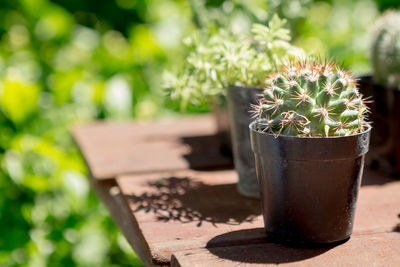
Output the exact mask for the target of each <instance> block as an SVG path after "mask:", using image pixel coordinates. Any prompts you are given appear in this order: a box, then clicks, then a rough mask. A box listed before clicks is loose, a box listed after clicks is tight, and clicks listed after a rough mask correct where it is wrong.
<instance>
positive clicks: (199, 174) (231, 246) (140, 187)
mask: <svg viewBox="0 0 400 267" xmlns="http://www.w3.org/2000/svg"><path fill="white" fill-rule="evenodd" d="M215 131H216V129H215V126H214V122H213V120H212V118H211V117H209V116H198V117H184V118H180V119H175V120H163V121H157V122H152V123H146V124H140V123H137V122H132V123H110V122H109V123H106V122H96V123H93V124H90V125H83V126H78V127H76V128H75V130H74V132H73V133H74V137H75V139H76V141H77V143H78V145H79V147H80V149H81V151H82V154H83V156H84V157H85V159H86V161H87V164H88V166H89V169H90V172H91V181H92V184H93V187H94V188H95V190H96V192H97V194H98V196H99V198H100V199H101V200H102V202H103V203H104V204H105V205H106V206H107V208H108V209H109V211H110V213H111V216H112V218H113V219H114V221H115V222H116V223H117V225H118V226H119V227H120V228H121V230H122V231H123V233H124V235H125V236H126V238H127V240H128V241H129V243H130V244H131V246H132V248H133V249H134V250H135V252H136V254H137V255H138V256H139V257H140V259H141V260H142V262H143V264H144V265H146V266H169V265H172V266H233V265H243V266H248V265H249V266H250V265H251V266H266V265H269V264H271V265H275V264H283V263H285V264H289V265H293V266H320V265H330V266H332V265H333V266H371V265H374V266H400V233H399V232H400V217H399V216H400V180H395V179H393V178H391V177H388V176H385V175H382V174H380V173H377V172H375V171H372V170H365V172H364V177H363V184H362V187H361V190H360V194H359V200H358V204H357V213H356V219H355V225H354V232H353V235H352V237H351V238H350V240H349V241H347V242H345V243H343V244H341V245H337V246H334V247H321V248H292V247H287V246H283V245H280V244H276V243H272V242H269V241H268V238H267V237H266V235H265V233H264V230H263V220H262V217H261V210H260V203H259V201H258V200H254V199H249V198H245V197H242V196H241V195H239V194H238V193H237V191H236V184H235V183H236V181H237V174H236V172H235V171H234V170H233V169H232V160H231V158H230V157H229V156H227V155H224V154H223V153H221V151H220V149H219V141H218V138H217V136H216V135H215V134H214V133H215Z"/></svg>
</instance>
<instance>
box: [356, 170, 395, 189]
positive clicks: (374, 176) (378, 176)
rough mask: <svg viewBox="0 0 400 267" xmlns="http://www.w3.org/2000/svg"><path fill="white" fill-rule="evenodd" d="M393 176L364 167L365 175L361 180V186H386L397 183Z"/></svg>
mask: <svg viewBox="0 0 400 267" xmlns="http://www.w3.org/2000/svg"><path fill="white" fill-rule="evenodd" d="M397 181H398V180H396V179H394V178H393V177H392V176H389V175H387V174H384V173H381V172H380V171H377V170H371V169H370V168H366V167H364V174H363V177H362V180H361V186H370V185H385V184H387V183H392V182H397Z"/></svg>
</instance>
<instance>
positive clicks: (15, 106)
mask: <svg viewBox="0 0 400 267" xmlns="http://www.w3.org/2000/svg"><path fill="white" fill-rule="evenodd" d="M398 5H399V3H398V1H397V0H392V1H390V0H331V1H317V0H270V1H261V0H225V1H222V0H216V1H205V0H192V1H189V0H186V1H185V0H175V1H173V0H147V1H145V0H108V1H98V0H53V1H50V0H1V1H0V151H1V152H0V153H1V154H0V162H1V166H0V167H1V172H0V175H1V177H0V211H1V212H0V266H34V267H41V266H141V263H140V261H139V259H138V258H137V257H136V256H135V254H134V252H133V251H132V250H131V248H130V246H129V245H128V243H127V241H126V240H125V238H124V237H123V235H122V234H121V233H120V232H119V230H118V229H117V227H116V226H115V225H114V223H113V222H112V220H111V219H110V217H109V215H108V212H107V211H106V209H105V208H104V207H103V206H102V205H101V204H100V203H99V202H98V200H97V198H96V197H95V195H94V193H93V192H92V190H91V188H90V185H89V182H88V179H87V178H86V177H87V175H88V171H87V169H86V166H85V163H84V161H83V159H82V157H81V155H80V154H79V151H78V150H77V147H76V145H75V144H74V142H73V139H72V137H71V135H70V132H69V129H70V128H71V127H72V126H73V125H75V124H76V123H84V122H89V121H92V120H95V119H110V120H126V119H132V118H135V119H138V120H139V119H140V120H145V119H153V118H157V117H160V116H174V115H176V114H178V113H179V111H178V109H177V107H178V105H176V103H171V102H170V101H165V100H164V99H163V94H162V90H161V87H162V73H163V70H165V69H173V68H174V67H176V66H179V65H180V64H182V62H183V59H184V56H185V50H184V47H183V45H182V38H184V37H185V36H187V35H188V34H190V33H191V32H192V31H194V30H195V29H197V28H202V27H214V28H218V27H229V28H230V29H232V30H235V29H236V28H238V27H241V28H243V27H244V28H246V27H247V28H249V27H250V26H251V23H253V22H261V23H265V22H266V21H267V20H268V18H270V17H271V15H272V14H273V13H274V12H276V13H278V14H279V15H280V16H281V17H284V18H286V19H287V20H288V25H287V27H288V28H290V29H291V30H292V34H293V42H294V43H295V44H296V45H298V46H300V47H303V48H304V49H306V50H307V51H313V52H314V54H317V55H328V56H333V57H335V58H337V60H338V61H342V62H343V63H344V65H345V66H346V67H349V68H350V69H351V70H352V71H353V72H354V73H356V74H363V73H368V72H369V71H370V69H371V67H370V64H369V62H368V38H369V37H368V31H369V29H370V27H371V24H372V23H373V21H374V19H375V18H376V17H377V16H378V15H379V14H380V13H381V12H382V11H383V10H385V9H387V8H391V7H392V8H393V7H397V6H398Z"/></svg>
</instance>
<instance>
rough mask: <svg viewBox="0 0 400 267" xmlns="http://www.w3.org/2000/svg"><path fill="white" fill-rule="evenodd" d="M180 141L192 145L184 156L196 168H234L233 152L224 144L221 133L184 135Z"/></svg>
mask: <svg viewBox="0 0 400 267" xmlns="http://www.w3.org/2000/svg"><path fill="white" fill-rule="evenodd" d="M180 142H181V143H183V144H186V145H188V146H189V147H190V152H189V153H188V154H184V155H182V157H183V158H184V159H185V160H186V161H187V162H188V164H189V167H190V168H191V169H194V170H222V169H224V170H225V169H232V168H233V160H232V153H231V150H230V148H229V147H228V145H227V144H224V142H223V140H222V137H221V135H218V134H215V135H204V136H183V137H181V138H180Z"/></svg>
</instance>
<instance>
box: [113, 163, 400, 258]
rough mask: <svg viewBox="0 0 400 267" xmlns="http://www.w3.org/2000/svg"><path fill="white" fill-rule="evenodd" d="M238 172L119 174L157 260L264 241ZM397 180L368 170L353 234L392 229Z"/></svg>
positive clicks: (256, 206) (399, 198) (399, 201)
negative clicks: (239, 188)
mask: <svg viewBox="0 0 400 267" xmlns="http://www.w3.org/2000/svg"><path fill="white" fill-rule="evenodd" d="M236 180H237V176H236V173H235V172H234V171H232V170H228V171H213V172H204V171H193V170H185V171H177V172H164V173H149V174H137V175H125V176H120V177H118V178H117V183H118V185H119V186H120V188H121V192H122V194H123V197H124V198H125V200H126V204H127V208H128V209H130V211H131V213H132V214H133V215H134V217H135V218H136V220H137V222H138V224H139V229H140V232H141V233H142V234H143V236H144V239H145V242H146V243H144V244H143V246H147V247H148V248H149V249H150V251H149V253H150V254H151V256H152V257H153V258H154V259H156V260H155V262H158V263H163V264H167V263H169V262H170V260H171V255H172V254H173V253H176V252H179V251H187V250H191V249H197V248H205V247H208V248H210V247H221V246H224V247H225V246H237V245H244V244H252V245H254V244H260V243H261V244H265V243H268V240H267V238H266V236H265V233H264V230H263V219H262V216H261V209H260V203H259V202H258V200H253V199H248V198H245V197H242V196H240V195H239V194H238V193H237V192H236V185H235V182H236ZM398 192H400V182H399V181H394V180H392V179H390V178H389V177H384V176H382V175H380V174H378V173H376V172H373V171H366V172H365V175H364V186H362V188H361V190H360V193H359V201H358V205H357V212H356V219H355V226H354V232H353V236H365V235H369V234H375V233H385V232H392V231H393V229H395V228H396V227H397V224H398V223H400V219H399V218H398V214H399V213H400V195H399V193H398Z"/></svg>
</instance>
